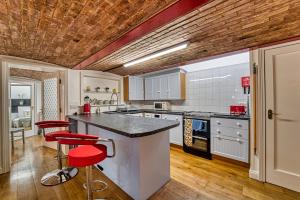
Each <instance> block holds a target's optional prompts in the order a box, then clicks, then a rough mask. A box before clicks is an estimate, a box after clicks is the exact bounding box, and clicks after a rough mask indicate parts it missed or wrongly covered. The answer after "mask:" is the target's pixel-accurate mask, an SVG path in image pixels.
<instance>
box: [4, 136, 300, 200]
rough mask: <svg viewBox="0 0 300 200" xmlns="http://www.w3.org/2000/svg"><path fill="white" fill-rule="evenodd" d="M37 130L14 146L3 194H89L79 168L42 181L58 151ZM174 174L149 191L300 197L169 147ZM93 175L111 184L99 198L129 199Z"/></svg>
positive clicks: (165, 198) (179, 197)
mask: <svg viewBox="0 0 300 200" xmlns="http://www.w3.org/2000/svg"><path fill="white" fill-rule="evenodd" d="M41 141H42V140H41V138H40V137H38V136H35V137H31V138H29V139H26V146H25V147H23V146H22V143H21V141H17V142H16V145H15V150H14V151H13V153H12V154H13V156H12V159H13V164H12V170H11V172H10V173H7V174H4V175H0V199H1V200H2V199H3V200H10V199H19V200H23V199H24V200H31V199H33V200H34V199H49V200H52V199H63V200H68V199H70V200H76V199H85V192H84V190H83V188H82V184H83V183H84V182H85V173H84V170H83V169H80V172H79V175H77V176H76V178H75V179H73V180H71V181H69V182H67V183H65V184H63V185H59V186H55V187H44V186H42V185H41V184H40V179H41V177H42V175H43V174H45V173H46V172H48V171H50V170H52V169H55V167H56V160H54V159H53V156H54V155H55V151H54V150H52V149H49V148H45V147H43V146H42V143H41ZM171 177H172V180H171V181H170V182H169V183H168V184H166V185H165V186H164V187H163V188H162V189H161V190H160V191H158V192H157V193H156V194H154V195H153V196H152V197H151V200H156V199H157V200H158V199H161V200H184V199H187V200H194V199H201V200H206V199H216V200H226V199H238V200H240V199H262V200H271V199H278V200H292V199H293V200H294V199H299V200H300V194H299V193H296V192H293V191H290V190H287V189H284V188H281V187H278V186H274V185H271V184H263V183H260V182H257V181H255V180H252V179H249V178H248V170H247V169H246V168H243V167H239V166H236V165H233V164H229V163H225V162H223V161H215V160H213V161H210V160H205V159H202V158H199V157H195V156H192V155H189V154H186V153H184V152H183V151H181V150H179V149H176V148H171ZM94 178H96V179H102V180H105V181H106V182H108V184H109V189H107V190H106V191H105V192H102V193H97V194H95V198H105V199H116V200H119V199H131V198H130V197H129V196H128V195H127V194H126V193H124V192H123V191H122V190H120V189H119V188H118V187H117V186H116V185H114V184H113V183H112V182H111V181H109V180H108V179H107V178H105V177H104V176H103V175H102V174H101V173H100V172H98V170H96V169H95V170H94Z"/></svg>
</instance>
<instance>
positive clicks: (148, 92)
mask: <svg viewBox="0 0 300 200" xmlns="http://www.w3.org/2000/svg"><path fill="white" fill-rule="evenodd" d="M152 80H153V79H152V78H145V100H152V99H153V81H152Z"/></svg>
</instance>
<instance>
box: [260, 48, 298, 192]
mask: <svg viewBox="0 0 300 200" xmlns="http://www.w3.org/2000/svg"><path fill="white" fill-rule="evenodd" d="M264 55H265V77H266V78H265V84H266V86H265V87H266V107H265V108H266V181H267V182H269V183H273V184H276V185H279V186H282V187H286V188H289V189H291V190H295V191H298V192H300V157H299V155H298V153H299V152H300V145H299V144H300V134H299V133H300V115H299V111H300V110H299V102H300V89H299V87H300V79H299V74H300V67H299V63H300V44H291V45H286V46H281V47H278V48H273V49H267V50H266V51H265V54H264Z"/></svg>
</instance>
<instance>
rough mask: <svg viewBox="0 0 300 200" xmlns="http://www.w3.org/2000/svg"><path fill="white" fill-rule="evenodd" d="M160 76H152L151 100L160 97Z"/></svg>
mask: <svg viewBox="0 0 300 200" xmlns="http://www.w3.org/2000/svg"><path fill="white" fill-rule="evenodd" d="M160 85H161V84H160V77H159V76H158V77H154V78H153V100H159V99H160V94H161V90H160Z"/></svg>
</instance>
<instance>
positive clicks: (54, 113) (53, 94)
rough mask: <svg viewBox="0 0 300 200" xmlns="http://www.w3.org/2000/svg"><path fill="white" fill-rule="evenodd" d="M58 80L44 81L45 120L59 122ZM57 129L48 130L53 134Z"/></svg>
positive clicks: (47, 130)
mask: <svg viewBox="0 0 300 200" xmlns="http://www.w3.org/2000/svg"><path fill="white" fill-rule="evenodd" d="M58 85H59V84H58V78H50V79H45V80H44V81H43V91H44V93H43V94H44V95H43V96H44V98H43V120H59V119H60V112H59V93H58V90H59V88H58ZM55 130H57V129H46V132H52V131H55Z"/></svg>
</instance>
